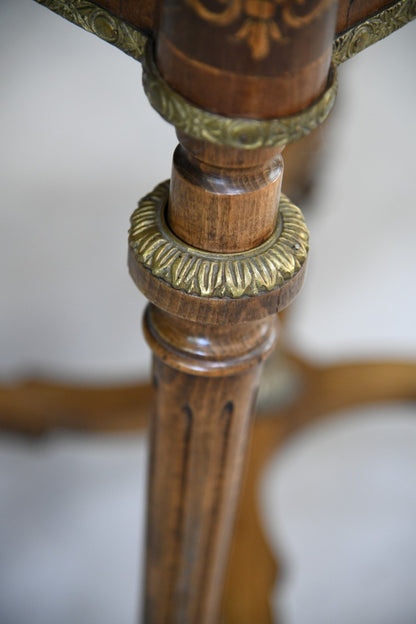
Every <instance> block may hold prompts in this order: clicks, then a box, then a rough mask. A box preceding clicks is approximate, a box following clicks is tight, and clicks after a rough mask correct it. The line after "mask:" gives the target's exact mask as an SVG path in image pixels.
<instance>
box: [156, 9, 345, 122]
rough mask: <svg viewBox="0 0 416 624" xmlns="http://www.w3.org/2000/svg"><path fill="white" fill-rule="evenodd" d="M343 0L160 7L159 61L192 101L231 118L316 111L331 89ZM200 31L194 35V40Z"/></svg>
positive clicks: (169, 77) (170, 77)
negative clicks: (313, 107) (339, 4)
mask: <svg viewBox="0 0 416 624" xmlns="http://www.w3.org/2000/svg"><path fill="white" fill-rule="evenodd" d="M336 12H337V4H336V2H335V0H306V2H303V3H302V4H301V3H287V4H284V5H283V7H279V6H278V5H276V4H273V3H272V2H262V1H260V0H249V1H248V2H245V3H241V2H239V1H238V0H231V1H230V2H228V3H226V4H225V5H222V4H220V3H218V4H217V3H212V2H211V3H207V4H204V3H203V2H202V1H201V2H200V1H199V0H192V1H190V2H188V3H181V4H178V3H177V2H175V1H174V0H166V1H165V2H164V3H163V5H161V8H160V27H159V30H158V34H157V59H158V65H159V68H160V71H161V73H162V74H163V76H164V77H165V79H166V80H167V82H168V83H169V84H170V85H171V86H172V87H173V88H174V89H175V90H177V91H178V92H179V93H181V94H182V95H184V96H185V97H186V98H187V99H189V100H190V101H192V102H194V103H196V104H198V105H199V106H202V107H203V108H207V109H209V110H211V111H213V112H218V113H221V114H225V115H230V116H243V117H254V118H270V117H278V116H282V115H289V114H292V113H295V112H298V111H300V110H302V109H303V108H305V107H306V106H308V105H309V104H310V103H311V102H312V101H313V100H315V99H316V98H317V97H318V96H319V95H320V93H321V92H322V91H323V90H324V88H325V85H326V83H327V78H328V70H329V65H330V60H331V52H332V42H333V39H334V34H335V21H336ZM190 33H192V35H190Z"/></svg>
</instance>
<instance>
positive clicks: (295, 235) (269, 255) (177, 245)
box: [129, 182, 309, 299]
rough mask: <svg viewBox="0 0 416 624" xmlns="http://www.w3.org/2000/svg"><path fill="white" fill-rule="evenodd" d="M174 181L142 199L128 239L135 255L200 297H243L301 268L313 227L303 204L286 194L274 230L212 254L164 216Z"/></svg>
mask: <svg viewBox="0 0 416 624" xmlns="http://www.w3.org/2000/svg"><path fill="white" fill-rule="evenodd" d="M168 197H169V182H163V183H162V184H159V185H158V186H156V188H155V189H154V190H153V191H152V192H151V193H149V195H146V196H145V197H144V198H143V199H141V200H140V202H139V205H138V207H137V209H136V210H135V212H134V213H133V215H132V217H131V229H130V232H129V245H130V247H131V249H132V250H133V253H134V255H135V258H136V260H137V261H138V262H139V263H140V264H142V265H143V266H145V267H146V268H147V269H148V270H149V271H151V273H152V274H153V275H154V276H155V277H159V278H160V279H162V280H164V281H165V282H167V283H168V284H169V285H170V286H171V287H172V288H175V289H177V290H181V291H183V292H185V293H187V294H188V295H195V296H198V297H208V298H209V297H219V298H232V299H238V298H240V297H244V296H255V295H257V294H259V293H262V292H270V291H272V290H275V289H277V288H280V287H282V286H283V285H284V284H285V283H286V282H287V281H288V280H290V279H292V278H293V277H294V275H296V273H297V272H298V271H299V270H300V269H301V268H302V266H303V264H304V262H305V260H306V257H307V253H308V242H309V233H308V229H307V227H306V224H305V221H304V219H303V215H302V213H301V211H300V210H299V208H297V206H295V205H294V204H292V203H291V202H290V201H289V199H288V198H287V197H286V196H285V195H282V196H281V199H280V204H279V221H278V225H277V227H276V230H275V232H274V233H273V234H272V236H271V237H270V238H269V239H268V240H267V241H266V242H265V243H263V244H262V245H259V246H258V247H255V248H254V249H252V250H250V251H248V252H244V253H238V254H237V253H232V254H218V253H216V254H213V253H208V252H204V251H201V250H200V249H196V248H194V247H190V246H189V245H187V244H185V243H184V242H183V241H181V240H180V239H178V238H177V237H176V236H175V235H174V234H173V232H172V231H171V230H170V229H169V227H168V225H167V223H166V220H165V209H166V205H167V201H168Z"/></svg>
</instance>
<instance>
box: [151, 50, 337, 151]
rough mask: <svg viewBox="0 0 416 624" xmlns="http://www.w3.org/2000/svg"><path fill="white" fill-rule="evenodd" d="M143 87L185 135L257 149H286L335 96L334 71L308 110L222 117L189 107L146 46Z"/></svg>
mask: <svg viewBox="0 0 416 624" xmlns="http://www.w3.org/2000/svg"><path fill="white" fill-rule="evenodd" d="M143 87H144V90H145V93H146V95H147V97H148V98H149V101H150V103H151V105H152V106H153V108H154V109H155V110H156V111H157V112H158V113H159V114H160V115H161V116H162V117H163V118H164V119H165V120H166V121H168V122H169V123H171V124H173V125H174V126H175V127H176V128H177V129H178V130H181V131H182V132H184V133H185V134H187V135H189V136H191V137H193V138H195V139H201V140H205V141H210V142H211V143H216V144H218V145H228V146H229V147H236V148H240V149H241V148H242V149H256V148H259V147H272V146H278V145H287V144H288V143H292V142H293V141H298V140H299V139H301V138H302V137H303V136H305V135H306V134H309V132H311V131H312V130H314V129H315V128H317V127H318V126H319V125H320V124H321V123H322V122H323V121H324V120H325V119H326V118H327V116H328V115H329V113H330V111H331V109H332V106H333V105H334V102H335V96H336V92H337V75H336V70H334V71H332V72H331V74H330V81H329V85H328V87H327V89H326V90H325V92H324V93H323V94H322V95H321V97H320V98H319V99H318V100H317V101H316V102H314V103H313V104H312V105H311V106H310V107H309V108H307V109H305V110H303V111H302V112H300V113H298V114H297V115H291V116H290V117H280V118H279V119H264V120H262V119H245V118H237V117H225V116H224V115H218V114H216V113H211V112H209V111H207V110H204V109H202V108H199V107H198V106H196V105H194V104H191V102H189V101H188V100H186V99H185V98H183V97H182V96H181V95H179V93H177V92H176V91H174V90H173V89H172V88H171V87H170V86H169V85H168V84H167V82H166V81H165V80H164V79H163V77H162V76H161V75H160V73H159V71H158V69H157V67H156V63H155V62H154V58H153V46H152V45H151V42H149V44H148V46H147V48H146V53H145V56H144V58H143Z"/></svg>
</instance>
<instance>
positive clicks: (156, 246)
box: [0, 0, 416, 624]
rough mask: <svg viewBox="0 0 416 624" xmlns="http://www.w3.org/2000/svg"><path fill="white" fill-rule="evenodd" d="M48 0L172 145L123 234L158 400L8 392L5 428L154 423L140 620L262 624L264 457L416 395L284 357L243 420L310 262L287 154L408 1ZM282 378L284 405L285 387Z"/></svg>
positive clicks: (415, 371)
mask: <svg viewBox="0 0 416 624" xmlns="http://www.w3.org/2000/svg"><path fill="white" fill-rule="evenodd" d="M39 1H40V4H43V5H45V6H46V7H48V8H49V9H51V10H53V11H55V12H57V13H59V14H61V15H62V16H63V17H65V18H67V19H69V20H70V21H72V22H74V23H75V24H77V25H78V26H81V27H82V28H84V29H85V30H88V31H90V32H92V33H94V34H95V35H97V36H99V37H101V38H102V39H104V40H106V41H108V42H109V43H111V44H113V45H115V46H117V47H119V48H120V49H121V50H122V51H124V52H125V53H127V54H129V55H130V56H132V57H134V58H135V59H137V60H138V61H140V62H142V63H143V85H144V89H145V92H146V94H147V96H148V98H149V101H150V103H151V104H152V106H153V107H154V108H155V109H156V110H157V111H158V112H159V114H160V115H161V116H162V117H164V118H165V119H166V120H167V121H169V122H170V123H172V124H173V125H174V126H175V128H176V131H177V135H178V139H179V145H178V147H177V149H176V151H175V154H174V156H173V169H172V178H171V180H170V183H161V184H160V185H158V186H157V187H156V188H155V189H153V190H152V189H149V193H148V195H146V197H144V198H143V199H142V200H140V202H139V205H138V208H137V209H136V210H135V212H134V213H133V215H132V219H131V229H130V235H129V270H130V273H131V276H132V278H133V280H134V282H135V284H136V285H137V286H138V288H140V289H141V290H142V292H144V294H145V295H146V297H147V298H148V299H149V301H150V303H149V306H148V308H147V310H146V313H145V318H144V331H145V335H146V338H147V340H148V343H149V345H150V346H151V348H152V351H153V354H154V359H153V375H152V380H153V389H151V388H150V387H149V386H137V387H119V388H107V389H102V388H95V389H94V388H80V387H73V388H71V387H69V386H59V385H57V384H50V383H42V382H30V383H27V384H22V385H20V386H18V387H14V388H10V387H9V388H2V389H0V423H1V425H2V427H3V428H6V429H14V430H16V431H20V432H22V433H32V434H39V433H42V432H44V431H46V430H50V429H52V428H54V427H60V428H69V429H81V430H89V431H116V430H117V431H119V430H137V429H140V428H142V427H144V426H145V425H146V424H147V420H148V414H149V413H151V414H152V416H151V418H150V431H151V435H150V444H151V453H150V455H151V457H150V467H149V495H148V517H147V555H146V557H147V560H146V590H145V604H144V611H143V614H142V620H141V621H143V622H146V623H147V624H163V623H168V622H169V623H172V624H173V623H177V624H179V623H181V624H194V623H195V624H196V623H198V624H217V623H218V622H220V621H224V622H226V623H227V624H231V623H239V624H244V623H245V622H247V623H248V622H250V623H254V622H255V623H256V624H266V623H267V622H271V613H270V607H269V596H270V592H271V590H272V587H273V585H274V583H275V579H276V574H277V565H276V563H275V561H274V558H273V556H272V555H271V552H270V550H269V548H268V546H267V544H266V541H265V538H264V537H263V533H262V528H261V521H260V519H259V515H258V510H257V504H256V495H255V492H256V487H257V482H258V479H259V475H260V474H261V472H262V469H263V467H264V465H265V463H266V462H267V460H268V458H269V457H270V455H271V453H272V452H273V451H274V450H275V449H276V448H278V447H279V446H280V445H281V444H282V443H283V442H284V441H286V440H287V439H288V437H289V436H290V435H291V434H292V433H294V432H296V431H297V430H298V429H299V428H300V427H302V426H304V425H306V424H309V423H312V422H314V421H316V420H317V419H320V418H323V417H325V416H327V415H330V414H331V413H332V412H333V411H335V410H337V409H340V408H344V407H348V406H353V405H358V404H363V403H369V402H372V401H380V400H386V401H390V400H395V399H402V398H405V399H414V398H415V394H416V382H415V378H416V366H415V365H414V364H412V363H405V362H403V363H399V362H397V363H391V362H390V363H389V362H385V363H361V364H345V365H339V366H329V367H318V366H312V365H310V364H306V363H305V362H303V361H301V360H299V359H297V358H295V357H294V356H293V355H291V354H290V353H285V352H283V351H281V350H278V351H277V352H276V354H275V355H274V356H273V357H272V358H271V359H270V360H269V362H268V364H267V365H266V372H265V374H264V376H263V381H262V384H261V389H260V397H259V403H258V410H257V414H258V415H257V418H256V419H255V421H254V426H253V427H252V426H251V425H252V415H253V410H254V406H255V403H256V397H257V391H258V387H259V384H260V375H261V371H262V366H263V361H264V360H265V359H266V357H267V356H268V355H270V353H271V352H272V350H273V348H274V346H275V343H276V341H277V336H278V324H277V313H278V312H280V311H281V310H283V309H284V308H285V307H287V306H288V305H289V304H290V303H291V301H292V300H293V299H294V297H295V296H296V294H297V293H298V292H299V290H300V288H301V285H302V281H303V279H304V273H305V267H306V261H307V254H308V231H307V227H306V225H305V221H304V219H303V216H302V213H301V211H300V210H299V208H297V206H295V205H294V204H293V203H292V202H291V201H290V199H288V198H287V197H286V196H284V195H283V194H282V193H281V182H282V175H283V165H282V162H283V161H282V151H283V148H284V147H285V145H287V144H289V143H292V142H295V141H297V140H299V139H301V138H302V137H303V136H306V135H308V134H309V133H310V132H312V131H313V130H314V129H316V128H317V127H319V126H320V124H321V123H322V122H323V121H324V120H325V119H326V117H327V116H328V115H329V113H330V111H331V108H332V106H333V103H334V100H335V97H336V88H337V67H338V66H339V65H340V64H341V63H343V62H344V61H346V60H347V59H349V58H351V57H352V56H354V55H355V54H357V53H358V52H360V51H361V50H363V49H364V48H366V47H367V46H368V45H371V44H372V43H375V42H376V41H378V40H380V39H382V38H383V37H385V36H388V35H389V34H390V33H391V32H393V31H394V30H396V29H397V28H400V27H401V26H403V25H405V24H406V23H407V22H409V21H410V20H411V19H413V18H414V17H416V1H415V0H399V1H398V2H395V3H389V2H385V1H380V0H363V1H354V0H352V1H351V0H347V1H346V0H339V2H337V1H336V0H293V1H292V0H274V1H272V0H221V1H216V0H182V1H180V2H179V1H177V0H161V2H159V3H153V2H151V1H149V0H106V1H104V0H101V1H100V2H90V1H89V0H39ZM282 367H283V368H284V369H285V370H287V371H290V375H292V377H293V380H294V385H293V387H294V388H295V390H296V391H295V392H289V391H288V385H287V384H286V383H283V384H280V385H279V383H277V382H276V379H278V375H277V373H278V371H279V370H280V369H281V368H282ZM270 379H271V380H272V381H271V382H270ZM64 406H65V407H64ZM250 438H251V443H250V450H249V452H248V451H247V448H248V443H249V439H250ZM245 465H247V469H246V471H245V470H244V466H245ZM244 473H245V477H244V487H243V488H242V490H241V495H240V486H241V482H242V478H243V474H244ZM238 501H239V502H238ZM231 541H232V546H231V550H230V543H231ZM229 553H231V554H230V556H228V555H229ZM227 562H228V563H227ZM227 568H228V572H227V574H226V571H227ZM253 569H255V570H256V574H255V575H254V574H253ZM221 600H222V606H221ZM220 613H222V615H220Z"/></svg>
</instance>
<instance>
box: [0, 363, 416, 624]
mask: <svg viewBox="0 0 416 624" xmlns="http://www.w3.org/2000/svg"><path fill="white" fill-rule="evenodd" d="M287 357H288V361H289V362H290V364H291V365H292V366H293V365H295V366H296V367H297V370H298V372H299V373H300V375H301V384H300V388H301V389H302V391H301V392H300V393H299V395H298V396H297V397H294V400H293V403H292V404H291V405H289V406H287V408H286V409H285V410H283V411H282V410H281V408H277V407H276V408H272V407H269V411H267V412H265V413H262V414H261V415H259V416H258V417H257V418H256V419H255V421H254V427H253V429H252V438H251V442H250V446H249V454H248V458H247V470H246V471H245V472H246V474H245V478H244V481H243V489H242V493H241V497H240V500H239V503H238V508H237V515H236V523H235V526H234V529H233V540H232V546H231V557H230V560H229V563H228V569H227V575H226V582H225V588H224V596H223V604H222V614H223V621H224V623H225V624H252V623H253V622H256V623H258V624H270V622H271V621H272V619H271V611H270V605H269V599H270V594H271V591H272V589H273V588H274V587H275V583H276V579H277V578H278V575H279V567H278V566H279V562H276V561H275V557H274V554H273V553H272V552H271V550H270V548H269V546H268V544H267V541H266V540H265V537H264V533H263V528H262V521H261V515H260V513H259V509H258V480H259V477H260V476H261V474H262V471H263V468H264V466H265V465H266V463H267V461H268V459H269V458H270V456H271V455H272V454H273V453H275V452H276V450H277V449H278V448H279V447H280V445H281V444H283V443H284V442H285V441H286V440H288V438H290V436H291V435H293V434H295V433H296V432H297V431H298V430H300V429H301V428H302V427H304V426H307V425H312V424H313V423H314V422H316V421H318V420H320V419H322V418H323V417H324V418H330V417H331V416H332V415H335V416H336V415H337V410H340V409H344V408H348V407H354V406H357V405H364V404H369V403H375V402H381V401H403V400H416V364H415V363H410V362H409V363H405V362H402V363H399V362H396V363H394V362H367V363H363V362H360V363H349V364H341V365H337V366H326V367H317V366H313V365H311V364H307V363H305V362H302V361H301V360H299V359H298V358H294V357H292V356H287ZM276 365H277V360H276ZM270 374H271V375H273V365H272V366H271V367H270ZM152 397H153V392H152V389H151V387H150V386H148V385H138V386H127V387H126V386H120V387H105V388H103V387H101V388H100V387H82V386H71V385H66V384H57V383H53V382H39V381H32V382H23V383H20V384H15V385H9V386H4V385H3V386H1V387H0V427H1V429H2V430H3V431H9V432H16V433H20V434H27V435H39V434H42V433H47V432H50V431H54V430H57V429H61V430H62V429H65V430H77V431H89V432H112V431H137V430H141V429H142V428H144V427H145V426H146V424H147V422H148V417H149V414H150V409H151V405H152ZM278 404H279V396H278V395H276V405H278ZM352 413H353V412H352Z"/></svg>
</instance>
